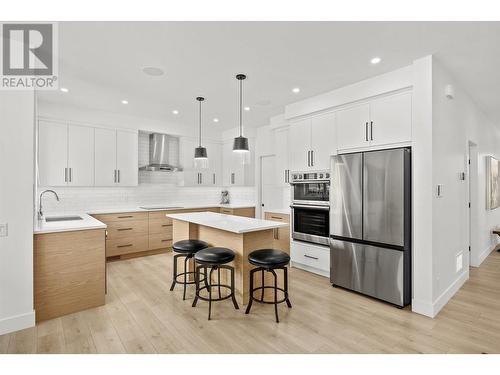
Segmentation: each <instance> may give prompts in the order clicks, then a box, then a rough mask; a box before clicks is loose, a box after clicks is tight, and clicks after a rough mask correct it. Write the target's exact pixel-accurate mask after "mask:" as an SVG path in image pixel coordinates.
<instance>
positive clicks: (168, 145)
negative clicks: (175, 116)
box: [139, 133, 182, 172]
mask: <svg viewBox="0 0 500 375" xmlns="http://www.w3.org/2000/svg"><path fill="white" fill-rule="evenodd" d="M139 170H141V171H161V172H176V171H181V170H182V168H181V167H180V166H179V138H178V137H175V136H172V135H169V134H160V133H152V134H150V135H149V164H148V165H146V166H144V167H140V168H139Z"/></svg>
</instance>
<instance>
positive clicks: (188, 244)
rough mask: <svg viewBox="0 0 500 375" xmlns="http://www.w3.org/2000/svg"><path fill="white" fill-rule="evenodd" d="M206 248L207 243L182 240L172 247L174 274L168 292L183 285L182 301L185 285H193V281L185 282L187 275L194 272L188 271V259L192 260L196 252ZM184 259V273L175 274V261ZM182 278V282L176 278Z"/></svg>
mask: <svg viewBox="0 0 500 375" xmlns="http://www.w3.org/2000/svg"><path fill="white" fill-rule="evenodd" d="M207 247H208V243H206V242H205V241H200V240H182V241H177V242H176V243H174V244H173V245H172V250H173V251H174V252H176V253H177V255H174V272H173V281H172V286H171V287H170V291H172V290H174V287H175V284H182V285H184V294H183V296H182V299H183V300H185V299H186V285H189V284H194V283H195V282H194V281H187V276H188V275H193V276H194V275H195V271H188V268H187V267H188V262H189V259H191V258H193V256H194V254H196V253H197V252H198V251H200V250H202V249H205V248H207ZM182 257H184V272H180V273H177V259H178V258H182ZM181 276H184V281H179V280H178V278H179V277H181Z"/></svg>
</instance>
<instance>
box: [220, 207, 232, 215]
mask: <svg viewBox="0 0 500 375" xmlns="http://www.w3.org/2000/svg"><path fill="white" fill-rule="evenodd" d="M220 213H221V214H225V215H232V214H233V209H232V208H223V207H221V209H220Z"/></svg>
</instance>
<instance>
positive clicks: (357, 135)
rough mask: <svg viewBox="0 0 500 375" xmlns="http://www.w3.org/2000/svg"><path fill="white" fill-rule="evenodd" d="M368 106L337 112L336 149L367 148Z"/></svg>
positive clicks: (363, 105)
mask: <svg viewBox="0 0 500 375" xmlns="http://www.w3.org/2000/svg"><path fill="white" fill-rule="evenodd" d="M369 122H370V106H369V105H368V104H362V105H358V106H356V107H352V108H348V109H344V110H341V111H338V112H337V142H338V149H339V150H343V149H349V148H359V147H366V146H369V142H370V138H369Z"/></svg>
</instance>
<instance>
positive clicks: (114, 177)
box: [113, 169, 116, 184]
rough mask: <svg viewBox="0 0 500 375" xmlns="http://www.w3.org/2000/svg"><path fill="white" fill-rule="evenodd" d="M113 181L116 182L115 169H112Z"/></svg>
mask: <svg viewBox="0 0 500 375" xmlns="http://www.w3.org/2000/svg"><path fill="white" fill-rule="evenodd" d="M113 182H114V183H115V184H116V169H115V170H114V171H113Z"/></svg>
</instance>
